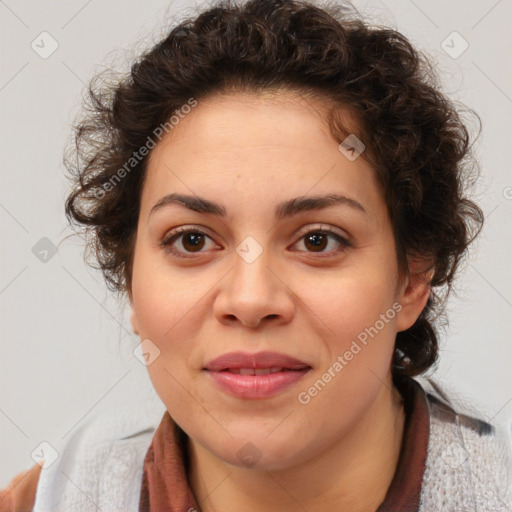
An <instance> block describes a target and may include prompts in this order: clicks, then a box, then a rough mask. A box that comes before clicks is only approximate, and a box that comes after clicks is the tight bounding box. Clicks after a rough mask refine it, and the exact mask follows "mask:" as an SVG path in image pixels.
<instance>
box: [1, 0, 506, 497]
mask: <svg viewBox="0 0 512 512" xmlns="http://www.w3.org/2000/svg"><path fill="white" fill-rule="evenodd" d="M191 5H194V4H193V3H192V2H178V1H175V2H174V3H172V2H169V1H168V0H166V1H155V0H153V1H151V2H148V1H147V0H146V1H134V0H131V1H126V0H125V1H123V2H120V1H118V2H116V1H113V0H109V1H106V0H101V1H100V0H89V1H84V0H72V1H66V2H56V1H35V0H33V1H21V0H5V1H0V34H1V35H0V37H1V50H0V56H1V74H0V109H1V127H0V130H1V133H0V141H1V146H0V151H1V162H2V170H1V183H0V233H1V244H2V245H1V247H2V251H1V274H0V315H1V331H0V333H1V357H0V368H1V375H0V393H1V394H0V429H1V430H0V431H1V435H0V460H1V461H2V465H1V468H0V487H3V486H5V485H6V484H7V482H8V481H9V480H10V479H11V478H12V477H13V476H14V474H15V473H17V472H18V471H21V470H23V469H28V468H29V467H31V466H32V465H33V464H34V461H33V460H32V459H31V456H30V454H31V453H32V452H33V450H34V449H35V448H36V447H37V446H38V445H39V443H40V442H41V441H48V442H49V443H51V444H52V445H53V446H56V447H58V446H59V445H60V444H61V443H62V442H63V441H65V440H66V439H67V436H68V435H69V434H70V433H71V432H73V431H74V429H75V428H76V427H77V426H78V425H80V423H81V422H82V421H83V420H84V419H85V418H88V417H90V416H91V415H93V414H96V413H97V412H100V411H102V410H109V409H111V408H112V407H114V406H118V405H121V404H126V403H130V402H131V401H133V400H145V399H147V398H151V399H155V398H156V394H155V393H154V391H153V390H152V387H151V383H150V381H149V378H148V377H147V373H146V368H145V367H144V366H143V365H142V364H141V363H140V362H139V361H138V360H137V359H136V358H135V357H134V356H133V353H132V351H133V349H134V348H135V346H136V345H137V341H138V339H137V337H136V336H135V335H134V334H132V333H131V329H130V326H129V322H128V313H129V312H128V310H127V308H125V307H124V305H123V304H119V303H117V302H115V301H114V300H113V299H112V298H111V297H110V296H109V293H108V292H107V290H106V287H105V285H104V283H103V282H102V277H101V275H100V274H99V273H97V272H95V271H92V270H90V269H89V268H88V267H86V265H85V264H84V262H83V246H82V242H81V240H80V239H79V238H78V237H72V238H68V239H65V237H66V236H67V235H68V234H69V233H70V230H69V229H66V221H65V217H64V214H63V204H64V199H65V197H66V191H67V182H66V180H65V178H64V167H63V165H62V153H63V148H64V146H65V143H66V142H67V141H68V140H69V137H70V128H71V125H72V121H73V118H74V116H75V115H76V114H77V112H78V110H79V108H80V102H81V94H82V89H83V88H84V85H85V84H86V83H87V82H88V81H89V79H90V78H91V77H92V75H93V74H94V73H95V72H97V71H100V70H101V69H103V68H104V67H105V66H107V67H108V66H110V65H111V64H112V63H113V62H114V60H116V59H117V64H116V66H117V67H120V68H121V69H126V66H127V64H126V63H127V62H129V60H130V56H133V55H135V54H136V53H137V51H138V50H140V49H142V48H143V47H144V46H145V45H149V44H151V43H154V42H156V41H157V40H158V39H159V38H160V37H161V36H162V35H163V34H164V33H165V32H166V26H165V24H164V22H163V20H166V19H168V18H169V16H170V15H172V14H173V13H174V12H175V11H176V10H177V9H180V8H182V7H183V6H191ZM355 5H356V6H357V7H358V8H359V9H360V10H361V11H362V12H364V13H367V14H368V15H370V16H371V17H372V19H374V20H376V21H377V22H378V23H383V24H388V25H391V26H393V27H395V28H398V30H400V31H402V32H403V33H404V34H405V35H407V36H408V37H409V38H410V39H411V40H412V42H413V43H414V44H416V45H417V46H418V47H419V48H421V49H422V50H424V51H425V52H426V53H427V54H428V55H430V56H431V57H432V59H434V61H435V62H437V66H438V70H439V72H440V73H441V75H442V79H443V82H444V84H445V91H446V92H447V93H448V94H450V95H451V97H453V98H455V99H458V100H460V101H462V102H463V103H465V104H466V105H468V106H469V107H471V108H473V109H474V110H476V111H477V112H478V113H479V115H480V116H481V118H482V120H483V132H482V135H481V137H480V139H479V141H478V142H477V144H476V151H477V154H478V156H479V158H480V160H481V167H482V169H481V179H480V183H479V187H478V189H477V194H476V199H477V200H478V201H479V203H480V204H481V206H482V207H483V209H484V211H485V213H486V217H487V222H486V225H485V228H484V230H483V232H482V234H481V237H480V240H479V242H478V244H477V245H475V247H474V250H473V252H472V253H471V257H470V258H469V260H468V262H467V264H466V266H465V268H464V270H463V272H462V273H461V275H460V278H459V281H458V288H457V289H458V295H457V296H453V297H452V298H451V300H450V302H449V308H448V314H449V319H450V324H449V326H448V328H447V329H446V330H445V332H444V333H443V335H442V340H441V343H442V351H441V363H440V365H439V369H438V370H437V372H436V375H437V376H438V377H439V378H443V379H445V380H446V381H448V382H449V383H451V384H452V385H453V386H455V387H456V388H457V389H460V390H462V391H464V392H465V393H467V394H468V395H469V396H470V397H473V398H474V399H476V400H477V401H479V402H480V403H481V404H482V405H483V406H485V407H486V412H487V417H488V418H493V417H494V421H499V422H501V421H506V420H508V421H510V420H511V419H512V372H511V364H510V363H511V360H512V344H511V342H510V333H509V326H510V318H511V312H512V283H511V281H512V266H511V264H510V254H511V252H512V251H511V249H512V237H511V223H510V219H511V214H512V175H511V170H510V164H511V161H512V160H511V158H510V157H511V155H510V151H511V142H512V140H511V119H512V115H511V106H512V99H511V97H512V92H511V82H512V80H511V78H512V77H511V74H512V73H511V66H510V55H511V53H512V52H511V32H510V20H511V19H512V16H511V15H512V2H511V1H510V0H508V1H507V0H501V1H496V0H479V1H472V2H468V1H463V0H459V1H454V0H452V1H443V2H437V1H420V0H415V1H412V0H403V1H395V2H392V1H390V0H387V1H381V2H378V1H375V2H365V1H356V2H355ZM189 12H193V11H189ZM185 14H187V11H185ZM43 31H47V32H48V33H49V34H51V37H52V38H53V39H55V40H56V41H57V43H58V45H59V46H58V48H57V50H56V51H55V52H54V53H53V54H52V55H50V56H49V57H48V58H46V59H43V58H41V56H40V55H39V54H38V53H36V51H34V50H33V49H32V47H31V43H32V41H34V40H35V41H36V43H35V44H39V46H40V47H41V46H42V43H41V42H40V40H41V38H40V37H39V34H40V33H41V32H43ZM454 31H456V32H458V33H459V34H460V36H461V37H462V38H463V39H464V40H466V41H467V43H468V44H469V47H468V48H467V50H466V51H465V52H464V53H462V54H461V55H460V56H458V57H457V58H453V57H452V56H450V55H448V54H447V53H446V52H445V50H444V49H443V47H442V42H443V41H446V42H445V43H444V47H445V48H446V46H447V45H448V46H449V47H451V49H450V50H449V51H451V52H452V54H453V53H454V52H458V51H460V49H461V48H462V47H461V44H463V41H462V40H461V39H460V38H459V36H457V35H455V36H453V35H451V36H450V37H449V38H448V39H446V38H447V37H448V36H449V35H450V34H452V32H454ZM38 41H39V43H38ZM45 41H46V42H45V46H44V47H45V48H46V49H48V48H49V47H50V46H49V45H50V40H49V39H46V40H45ZM44 237H46V238H47V239H48V240H43V241H41V239H43V238H44ZM53 245H55V246H58V252H56V253H55V254H54V255H52V253H51V252H49V253H48V254H47V256H46V260H47V261H41V259H40V258H41V257H44V253H42V252H41V251H42V250H44V249H48V248H49V247H52V246H53ZM34 246H35V249H33V248H34ZM34 252H35V254H34Z"/></svg>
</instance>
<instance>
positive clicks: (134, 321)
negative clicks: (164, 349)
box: [130, 306, 139, 334]
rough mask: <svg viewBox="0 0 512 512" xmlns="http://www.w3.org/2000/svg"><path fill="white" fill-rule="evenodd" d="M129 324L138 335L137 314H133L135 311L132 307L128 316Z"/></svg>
mask: <svg viewBox="0 0 512 512" xmlns="http://www.w3.org/2000/svg"><path fill="white" fill-rule="evenodd" d="M130 322H131V324H132V329H133V332H134V333H135V334H139V322H138V320H137V314H136V313H135V309H133V306H132V313H131V316H130Z"/></svg>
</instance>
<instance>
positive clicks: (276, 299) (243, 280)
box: [213, 251, 295, 329]
mask: <svg viewBox="0 0 512 512" xmlns="http://www.w3.org/2000/svg"><path fill="white" fill-rule="evenodd" d="M272 266H273V265H272V262H270V261H269V258H267V257H266V254H265V251H264V252H263V253H262V254H261V255H260V256H259V257H258V258H257V259H256V260H255V261H253V262H251V263H248V262H246V261H245V260H244V259H243V258H241V257H239V256H238V255H236V257H235V263H234V267H233V268H232V269H231V271H230V272H228V274H227V275H226V276H225V278H224V279H223V280H222V281H221V286H222V287H221V289H220V291H219V293H218V294H217V296H216V297H215V302H214V306H213V310H214V315H215V316H216V318H217V319H218V321H219V322H221V323H223V324H225V325H231V326H232V325H235V324H236V323H240V324H242V325H244V326H245V327H248V328H250V329H257V328H258V327H260V325H261V324H262V323H269V322H271V323H273V324H274V325H281V324H286V323H287V322H290V321H291V319H292V318H293V315H294V311H295V302H294V300H293V292H292V291H291V289H290V288H289V286H288V285H287V283H286V282H285V280H284V279H283V277H282V272H279V270H278V269H277V268H272Z"/></svg>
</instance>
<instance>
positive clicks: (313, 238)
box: [307, 233, 327, 249]
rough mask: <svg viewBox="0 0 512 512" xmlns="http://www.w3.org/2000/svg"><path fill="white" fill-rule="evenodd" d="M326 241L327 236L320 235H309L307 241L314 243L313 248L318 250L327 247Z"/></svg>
mask: <svg viewBox="0 0 512 512" xmlns="http://www.w3.org/2000/svg"><path fill="white" fill-rule="evenodd" d="M326 240H327V237H326V236H325V235H322V234H318V233H317V234H313V235H309V236H308V237H307V241H308V242H312V243H313V247H315V248H316V249H324V248H325V245H326Z"/></svg>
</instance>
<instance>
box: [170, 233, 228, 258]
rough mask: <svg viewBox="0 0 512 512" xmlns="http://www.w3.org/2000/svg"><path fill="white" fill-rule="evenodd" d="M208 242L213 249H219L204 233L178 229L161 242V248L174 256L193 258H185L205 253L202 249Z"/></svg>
mask: <svg viewBox="0 0 512 512" xmlns="http://www.w3.org/2000/svg"><path fill="white" fill-rule="evenodd" d="M208 241H211V243H212V246H213V247H214V248H215V247H216V248H219V249H220V247H219V246H218V245H216V244H215V243H213V240H212V239H211V238H210V237H209V236H208V235H207V234H206V233H203V232H202V231H199V230H197V229H191V228H180V229H177V230H175V231H174V232H172V233H171V234H170V235H169V236H167V237H166V238H165V239H164V240H163V241H162V242H161V246H162V247H163V248H164V249H165V250H167V251H169V252H170V253H171V254H173V255H175V256H178V257H184V258H187V257H193V256H187V254H190V255H193V254H194V253H197V254H200V253H201V252H205V251H203V250H202V249H203V248H204V247H205V246H206V245H207V242H208Z"/></svg>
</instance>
